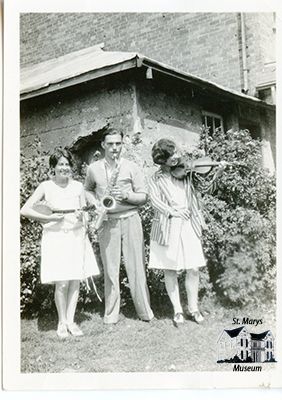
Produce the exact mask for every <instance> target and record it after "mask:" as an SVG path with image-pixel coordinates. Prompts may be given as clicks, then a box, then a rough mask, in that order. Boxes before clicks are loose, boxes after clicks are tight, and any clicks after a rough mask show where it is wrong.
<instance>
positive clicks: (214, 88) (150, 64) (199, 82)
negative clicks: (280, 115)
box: [137, 57, 276, 110]
mask: <svg viewBox="0 0 282 400" xmlns="http://www.w3.org/2000/svg"><path fill="white" fill-rule="evenodd" d="M137 66H138V67H140V66H144V67H147V68H152V69H153V70H156V71H158V72H162V73H164V74H166V75H170V76H172V77H175V78H177V79H181V80H183V81H185V82H188V83H191V84H193V85H194V86H198V87H199V88H201V89H203V90H209V91H211V92H214V93H217V94H219V95H223V96H225V98H226V97H228V98H230V99H231V100H235V101H241V102H246V103H249V104H252V105H258V106H262V107H264V108H268V109H272V110H275V108H276V107H275V105H273V104H268V103H265V102H264V101H262V100H260V99H258V98H256V97H252V96H248V95H245V94H241V93H236V92H235V91H234V92H233V91H232V90H230V89H227V88H223V87H220V86H219V85H216V84H215V83H213V82H209V81H207V80H204V79H201V78H198V77H196V76H191V75H189V74H186V73H183V72H179V71H177V70H176V69H174V68H168V67H167V66H166V65H164V64H162V63H159V62H155V61H154V60H151V59H149V58H146V57H139V61H138V63H137Z"/></svg>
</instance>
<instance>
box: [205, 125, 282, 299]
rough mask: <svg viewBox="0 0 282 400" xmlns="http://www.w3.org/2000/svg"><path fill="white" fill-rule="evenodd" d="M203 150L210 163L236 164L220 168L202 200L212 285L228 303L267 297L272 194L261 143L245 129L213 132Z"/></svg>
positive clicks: (270, 290)
mask: <svg viewBox="0 0 282 400" xmlns="http://www.w3.org/2000/svg"><path fill="white" fill-rule="evenodd" d="M205 144H206V141H205V132H204V134H203V136H202V140H201V146H204V145H205ZM206 150H207V153H208V154H209V155H210V156H211V157H212V158H213V159H214V160H226V161H229V162H231V163H232V162H235V163H237V164H235V165H234V166H229V167H226V168H225V170H224V172H223V173H222V175H221V177H220V179H218V181H217V188H216V190H215V192H214V193H213V195H209V194H205V195H204V196H203V202H204V211H205V217H206V221H207V225H208V229H207V231H206V232H205V235H204V249H205V252H206V255H207V257H208V260H209V271H210V276H211V280H212V283H213V287H214V289H215V290H216V292H217V294H218V295H219V296H220V297H221V298H223V299H225V300H227V301H228V302H231V303H237V304H245V303H249V302H259V301H261V299H264V300H267V299H273V298H274V297H275V281H276V279H275V278H276V273H275V271H276V259H275V240H276V238H275V195H276V190H275V177H274V176H271V175H270V174H269V173H268V172H267V171H265V170H264V169H263V168H262V156H261V143H260V141H258V140H254V139H252V138H251V136H250V133H249V132H248V131H239V132H232V131H230V132H227V133H226V134H224V133H223V132H220V131H218V132H216V133H215V134H214V135H213V136H209V144H208V147H207V149H206Z"/></svg>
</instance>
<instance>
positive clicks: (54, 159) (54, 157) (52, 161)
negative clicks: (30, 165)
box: [49, 148, 73, 168]
mask: <svg viewBox="0 0 282 400" xmlns="http://www.w3.org/2000/svg"><path fill="white" fill-rule="evenodd" d="M61 157H65V158H66V159H67V160H68V162H69V165H70V167H72V166H73V157H72V154H71V152H70V151H69V150H68V149H60V148H59V149H56V150H55V151H54V152H53V154H51V156H50V157H49V165H50V167H51V168H55V167H56V165H57V164H58V161H59V159H60V158H61Z"/></svg>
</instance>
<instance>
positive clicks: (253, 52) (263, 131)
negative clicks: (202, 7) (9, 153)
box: [20, 13, 276, 170]
mask: <svg viewBox="0 0 282 400" xmlns="http://www.w3.org/2000/svg"><path fill="white" fill-rule="evenodd" d="M20 33H21V34H20V39H21V47H20V48H21V67H22V71H23V74H22V84H23V85H25V83H26V77H28V74H34V76H36V73H37V72H36V71H37V70H39V71H41V72H42V67H43V71H44V65H45V66H46V68H47V69H48V71H49V73H50V74H51V76H52V74H53V75H55V76H56V68H58V64H60V67H61V68H65V67H64V61H63V60H64V58H65V57H66V59H69V58H70V59H73V60H74V58H75V57H80V56H82V54H84V53H88V54H89V57H90V58H91V57H96V56H98V58H100V59H103V58H104V57H105V54H106V53H107V54H113V52H117V53H119V54H120V55H121V54H124V56H125V59H126V58H127V56H126V53H128V52H130V53H134V54H135V55H136V57H137V58H138V57H139V59H144V58H145V59H147V60H149V61H150V62H151V64H153V65H150V63H149V65H147V66H146V65H144V64H142V63H141V64H142V65H143V67H147V70H146V74H147V75H146V76H145V78H144V81H140V74H141V72H140V71H141V70H142V68H140V69H139V73H137V75H138V78H137V75H136V71H137V70H136V71H135V72H134V73H133V72H132V71H131V72H132V73H131V75H130V76H128V75H126V72H125V69H126V68H124V69H119V68H118V70H116V71H115V72H114V73H115V76H113V75H112V74H104V73H103V74H102V75H101V76H100V77H99V73H97V70H99V66H98V67H97V63H96V64H95V63H94V64H95V68H94V70H95V71H96V72H95V79H93V74H92V77H91V76H90V75H91V73H90V75H89V76H88V77H86V78H87V79H84V78H85V74H86V73H88V72H89V71H88V72H87V71H82V72H81V74H82V75H84V78H83V79H82V80H81V82H79V81H78V80H77V76H76V77H67V76H66V74H65V76H64V74H61V81H60V82H58V85H57V86H56V88H55V86H54V85H55V84H54V82H53V83H52V84H51V86H52V85H53V86H52V87H53V89H54V88H55V89H56V90H52V91H49V92H48V91H45V92H44V91H42V90H41V91H37V92H36V96H34V95H32V96H28V95H27V93H23V92H22V97H21V99H22V101H21V104H22V107H21V121H22V138H23V141H22V143H23V144H24V143H26V140H28V139H27V136H30V135H33V134H38V135H39V136H44V135H45V142H49V143H50V141H49V140H48V139H46V138H47V136H46V135H47V134H49V135H51V136H52V135H53V136H56V135H57V137H58V138H59V137H60V134H61V133H64V132H67V133H66V135H67V136H68V137H69V138H70V137H71V136H72V137H73V139H75V138H76V137H78V136H82V137H83V136H89V135H90V134H91V132H95V131H96V130H99V129H100V128H103V125H105V124H106V123H110V124H111V123H115V124H118V125H120V124H121V125H122V126H123V127H124V128H125V130H126V133H130V132H131V133H132V134H135V133H136V130H137V131H138V130H140V129H141V130H142V132H144V133H146V131H148V129H149V130H150V132H151V133H152V132H153V136H155V135H158V134H160V133H161V132H163V131H166V130H170V131H171V132H172V134H173V133H174V132H175V130H176V128H177V129H179V130H180V131H181V130H182V131H183V132H182V134H183V135H184V136H185V140H186V139H187V141H188V142H190V141H191V140H192V141H193V140H194V139H193V137H194V136H193V135H194V134H198V133H199V129H200V126H201V124H202V123H204V124H206V125H208V126H210V127H211V129H214V128H216V127H223V128H224V129H230V128H233V129H241V128H242V129H245V128H246V129H249V130H250V131H251V133H252V135H253V136H255V137H261V138H263V139H264V141H263V147H262V151H263V155H264V163H265V166H266V167H268V168H269V169H270V170H273V169H274V160H275V105H274V104H275V87H276V86H275V51H274V50H275V15H274V14H273V13H75V14H72V13H30V14H22V15H21V26H20ZM98 43H103V46H100V47H103V50H102V49H101V48H100V47H99V46H98V47H97V48H95V47H94V48H93V46H94V45H97V44H98ZM89 49H92V50H93V51H94V52H93V54H92V55H91V54H90V53H89ZM101 51H103V52H104V55H102V57H101ZM143 56H145V57H143ZM83 57H84V56H83ZM137 58H136V60H137ZM56 60H59V62H58V61H56ZM97 60H98V59H97ZM76 61H77V62H78V63H79V62H80V61H79V60H76ZM84 61H85V58H84V59H83V60H82V61H81V62H82V64H83V62H84ZM126 62H129V60H127V61H125V62H123V61H122V62H121V64H120V65H123V67H124V65H125V64H126ZM98 64H99V63H98ZM139 64H140V63H139ZM157 65H159V69H161V70H160V71H158V70H157V68H156V67H157ZM160 65H162V66H163V67H160ZM52 66H53V67H52ZM112 66H113V64H112V59H111V60H110V66H109V68H110V69H111V68H112ZM152 66H153V67H154V68H152ZM138 67H140V65H137V64H136V68H138ZM52 68H53V72H52ZM105 68H106V66H105V65H104V64H103V62H102V64H101V68H100V71H102V70H104V69H105ZM164 71H165V72H164ZM92 72H93V71H92ZM133 74H135V75H134V77H133ZM150 74H151V75H150ZM49 76H50V75H49ZM183 76H185V79H184V80H183ZM189 76H190V77H192V81H190V83H189V79H188V77H189ZM41 77H42V76H41ZM106 77H107V79H106ZM143 77H144V76H143ZM88 78H89V79H88ZM198 78H200V79H198ZM136 79H137V81H136ZM197 79H198V80H197ZM51 80H52V79H51ZM66 80H68V82H69V83H70V84H69V85H68V84H66ZM176 80H177V81H178V83H176ZM47 81H48V77H47V76H46V82H45V85H49V83H48V82H47ZM114 81H115V84H114V87H112V86H111V85H112V84H113V82H114ZM196 81H197V82H198V83H199V82H200V81H201V82H202V88H201V91H200V97H201V99H200V98H199V91H197V90H195V89H196V87H195V82H196ZM63 82H64V83H63ZM138 82H139V86H138ZM129 83H130V90H129V91H130V92H131V95H130V96H129V97H127V96H125V94H126V92H127V90H128V87H127V88H125V84H129ZM140 83H141V86H142V85H143V84H144V89H141V86H140ZM182 83H183V84H182ZM174 85H175V86H174ZM43 86H44V82H43ZM196 86H197V85H196ZM204 86H206V88H204ZM217 86H218V87H221V88H222V89H223V91H222V92H220V90H219V91H216V93H215V91H214V89H215V87H217ZM174 87H175V90H174ZM211 87H213V90H211ZM198 88H199V86H198ZM136 89H137V91H136ZM76 90H78V91H77V92H76ZM140 90H141V91H143V95H140ZM145 90H147V95H146V96H147V98H146V99H145V97H144V91H145ZM115 91H116V95H114V97H112V99H111V96H112V95H113V94H114V93H115ZM47 92H48V93H47ZM51 92H52V94H51ZM90 92H91V93H92V94H93V96H94V97H95V96H96V95H97V93H98V92H99V96H98V98H97V96H96V97H95V98H94V97H93V98H92V100H90V97H91V96H90V97H89V93H90ZM234 92H235V93H237V98H236V99H237V100H235V97H236V96H235V97H234V96H233V94H234ZM132 93H134V94H133V97H132ZM228 93H229V95H228ZM230 93H233V94H232V96H233V97H232V96H231V97H232V99H233V102H232V101H230ZM34 94H35V92H34ZM195 94H196V95H195ZM244 95H245V97H244ZM54 96H55V97H54ZM31 97H33V101H32V100H31ZM34 97H37V100H35V99H34ZM74 97H75V99H74ZM86 98H87V99H88V100H87V104H86V103H85V101H86ZM133 98H135V100H132V99H133ZM152 98H153V99H154V100H152ZM252 98H253V102H252V101H251V100H250V101H249V100H248V99H252ZM118 99H119V100H118ZM129 99H131V100H129ZM140 99H142V100H141V103H142V101H143V103H142V104H141V103H140V101H139V100H140ZM180 99H181V100H180ZM227 99H229V100H227ZM242 99H245V100H246V99H247V101H245V102H244V101H243V100H242ZM258 99H260V100H261V101H258ZM241 100H242V101H241ZM75 101H76V102H75ZM103 101H104V103H103ZM131 101H132V107H131V106H130V109H131V111H130V115H131V116H128V117H127V120H125V114H124V107H127V106H128V105H129V103H130V102H131ZM165 101H167V104H165ZM179 101H180V103H181V104H179ZM48 102H49V106H48V105H47V103H48ZM34 103H35V104H34ZM150 104H151V105H153V106H155V107H157V106H158V104H159V105H160V107H161V110H158V111H157V112H156V113H155V114H156V115H155V116H154V118H153V119H152V121H153V122H152V123H151V128H148V127H147V126H146V120H148V118H146V115H145V114H146V112H144V110H145V109H147V110H148V112H149V111H150V107H151V106H150ZM191 105H192V106H193V107H194V108H195V110H194V111H191ZM104 106H105V107H104ZM52 107H53V110H52ZM72 107H75V109H72ZM177 107H179V110H178V111H177V110H176V108H177ZM193 107H192V109H193ZM172 108H175V110H174V111H173V112H172V111H171V112H168V109H172ZM101 109H103V112H102V114H101ZM44 110H45V111H46V113H47V114H46V115H45V114H44V112H45V111H44ZM67 110H68V111H67ZM254 110H255V111H254ZM105 111H106V112H107V117H106V115H105V118H104V120H103V122H101V115H104V114H105ZM158 114H159V117H158ZM170 114H171V115H170ZM86 115H87V117H86ZM90 115H91V116H90ZM195 115H197V116H198V118H197V123H195ZM80 118H81V120H80ZM91 124H92V125H91ZM160 124H162V125H160ZM76 125H77V127H76V128H75V126H76ZM191 126H194V128H193V129H190V128H191ZM171 127H174V129H171ZM56 132H57V133H56ZM185 132H186V133H185ZM51 136H50V137H51ZM68 141H70V140H68ZM72 141H73V140H72Z"/></svg>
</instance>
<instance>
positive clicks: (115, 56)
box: [20, 46, 273, 107]
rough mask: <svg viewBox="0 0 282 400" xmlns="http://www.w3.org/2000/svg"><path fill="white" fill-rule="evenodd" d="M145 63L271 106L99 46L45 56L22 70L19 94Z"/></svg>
mask: <svg viewBox="0 0 282 400" xmlns="http://www.w3.org/2000/svg"><path fill="white" fill-rule="evenodd" d="M141 66H145V67H146V66H147V67H150V68H152V69H154V70H157V71H160V72H162V73H165V74H168V75H171V76H173V77H174V78H176V79H181V80H184V81H186V82H191V83H193V84H194V85H197V86H200V87H202V88H205V89H211V90H213V91H216V92H217V93H219V94H222V95H224V94H225V95H226V96H229V97H230V96H231V97H233V98H237V100H239V99H241V100H245V101H248V102H252V103H256V104H262V105H264V106H268V107H273V106H271V105H268V104H266V103H264V102H263V101H261V100H260V99H258V98H256V97H252V96H248V95H245V94H243V93H239V92H236V91H235V90H231V89H228V88H225V87H223V86H221V85H218V84H215V83H213V82H211V81H208V80H205V79H202V78H199V77H198V76H195V75H191V74H188V73H186V72H183V71H180V70H178V69H176V68H173V67H171V66H169V65H166V64H164V63H161V62H158V61H156V60H153V59H151V58H148V57H145V56H143V55H142V54H140V53H134V52H114V51H103V50H102V49H101V48H100V47H99V46H93V47H88V48H86V49H82V50H79V51H75V52H72V53H69V54H66V55H64V56H61V57H58V58H56V59H51V60H47V61H44V62H41V63H39V64H36V65H32V66H28V67H25V68H23V69H22V70H21V82H20V93H21V98H22V99H24V98H28V97H34V96H37V95H39V94H42V93H44V92H46V91H47V90H48V88H50V90H57V89H61V88H63V87H65V86H71V85H75V84H77V83H80V82H84V81H87V80H90V79H94V78H97V77H99V76H102V75H107V74H110V73H114V72H118V71H121V70H124V69H127V68H136V67H141Z"/></svg>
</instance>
